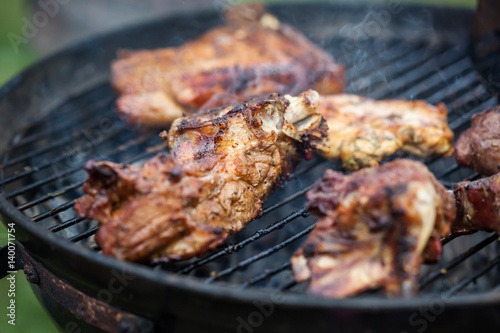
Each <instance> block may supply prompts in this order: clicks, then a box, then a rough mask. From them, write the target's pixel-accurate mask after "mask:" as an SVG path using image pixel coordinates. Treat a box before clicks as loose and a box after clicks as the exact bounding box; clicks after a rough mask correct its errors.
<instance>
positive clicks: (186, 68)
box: [111, 4, 344, 127]
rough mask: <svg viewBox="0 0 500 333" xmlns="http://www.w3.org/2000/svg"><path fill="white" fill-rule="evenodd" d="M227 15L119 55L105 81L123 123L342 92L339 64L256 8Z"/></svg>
mask: <svg viewBox="0 0 500 333" xmlns="http://www.w3.org/2000/svg"><path fill="white" fill-rule="evenodd" d="M226 18H227V21H226V23H225V24H224V25H222V26H219V27H215V28H213V29H212V30H210V31H208V32H206V33H205V34H204V35H202V36H201V37H199V38H198V39H196V40H193V41H189V42H187V43H185V44H184V45H181V46H178V47H168V48H164V49H158V50H142V51H125V52H121V53H119V57H118V59H117V60H115V61H114V62H113V64H112V76H111V77H112V85H113V87H114V88H115V90H116V91H117V92H118V94H119V95H120V97H119V99H118V101H117V107H118V111H119V113H120V114H121V115H122V116H123V118H124V119H126V120H127V121H128V122H130V123H139V124H141V125H144V126H153V127H165V126H167V125H169V124H170V123H171V122H172V121H173V120H174V119H176V118H178V117H180V116H182V114H183V113H186V114H190V113H193V112H195V111H197V110H198V109H210V108H215V107H220V106H226V105H234V104H237V103H240V102H242V101H244V100H247V99H249V98H251V97H255V96H261V95H263V94H268V93H274V92H280V93H288V94H293V95H295V94H298V93H300V92H302V91H304V90H307V89H315V90H317V91H318V92H319V93H322V94H331V93H338V92H341V91H342V90H343V86H344V72H343V67H342V66H340V65H337V64H336V63H335V62H334V60H333V58H332V57H331V56H329V55H328V54H327V53H325V52H324V51H322V50H320V49H319V48H318V47H316V46H315V45H314V44H313V43H311V42H310V41H309V40H308V39H307V38H306V37H305V36H304V35H303V34H302V33H300V32H299V31H297V30H295V29H293V28H292V27H290V26H288V25H286V24H283V23H280V22H279V21H278V20H277V19H276V18H275V17H274V16H272V15H270V14H268V13H266V12H265V11H264V9H263V7H262V6H261V5H257V4H253V5H245V6H237V7H234V8H232V10H231V11H230V12H229V13H228V14H227V15H226Z"/></svg>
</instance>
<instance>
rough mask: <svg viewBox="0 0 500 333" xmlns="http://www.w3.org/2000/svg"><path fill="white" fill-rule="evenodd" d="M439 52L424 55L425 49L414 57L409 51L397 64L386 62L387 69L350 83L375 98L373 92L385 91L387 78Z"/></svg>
mask: <svg viewBox="0 0 500 333" xmlns="http://www.w3.org/2000/svg"><path fill="white" fill-rule="evenodd" d="M440 52H443V51H433V52H432V53H431V54H428V55H426V54H425V51H424V50H422V53H424V54H422V56H421V57H415V53H410V54H409V55H407V56H406V57H404V58H402V59H399V60H398V62H397V64H398V66H395V65H394V63H388V64H387V66H385V67H386V68H387V71H383V70H381V69H380V68H379V69H378V71H377V72H376V73H375V74H373V75H371V76H368V78H367V77H366V76H365V77H360V78H359V79H358V80H355V81H354V82H353V83H352V86H353V87H357V90H356V92H357V93H361V94H365V93H366V94H368V95H369V96H370V98H375V99H376V98H377V97H376V95H374V93H375V92H377V91H387V88H386V85H384V83H386V82H387V81H388V80H387V79H388V78H392V77H399V76H400V75H404V74H403V73H407V72H409V71H411V70H412V69H414V68H415V67H416V68H419V66H422V63H424V64H425V62H426V61H432V59H433V57H435V56H436V55H437V54H439V53H440ZM377 74H378V75H377ZM389 81H390V80H389ZM367 89H369V90H367ZM389 92H390V91H389Z"/></svg>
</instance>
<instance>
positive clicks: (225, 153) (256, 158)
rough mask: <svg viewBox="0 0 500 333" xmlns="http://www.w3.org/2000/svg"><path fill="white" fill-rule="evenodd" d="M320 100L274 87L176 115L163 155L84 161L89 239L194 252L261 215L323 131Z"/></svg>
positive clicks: (143, 250) (130, 252)
mask: <svg viewBox="0 0 500 333" xmlns="http://www.w3.org/2000/svg"><path fill="white" fill-rule="evenodd" d="M318 99H319V96H318V94H317V93H316V92H315V91H307V92H304V93H303V94H301V95H300V96H299V97H291V96H285V97H282V96H281V95H278V94H272V95H270V96H268V97H267V98H264V99H257V100H252V101H250V102H247V103H244V104H241V105H238V106H232V107H225V108H221V109H215V110H211V111H206V112H204V113H198V114H196V115H193V116H191V117H184V118H179V119H177V120H176V121H175V122H174V124H173V125H172V128H171V130H170V132H169V133H168V145H169V147H170V151H171V155H169V156H167V155H159V156H157V157H154V158H153V159H151V160H150V161H148V162H147V163H146V164H145V165H144V166H143V167H135V166H130V167H126V166H123V165H120V164H115V163H111V162H93V161H90V162H88V163H87V165H86V170H87V172H88V174H89V177H88V179H87V181H86V183H85V185H84V192H85V193H86V196H84V197H83V198H81V199H79V200H78V201H77V202H76V205H75V209H76V211H77V213H78V215H79V216H81V217H88V218H94V219H97V220H98V221H99V222H100V228H99V230H98V232H97V234H96V241H97V243H98V244H99V246H100V247H101V249H102V251H103V252H104V253H105V254H107V255H109V256H113V257H115V258H118V259H123V260H129V261H137V262H152V261H158V260H181V259H188V258H191V257H193V256H196V255H201V254H203V253H204V252H206V251H208V250H210V249H213V248H215V247H216V246H217V245H219V244H221V243H222V242H224V240H225V239H226V238H227V236H228V235H230V234H232V233H235V232H237V231H239V230H241V229H243V228H244V227H245V225H246V224H247V223H248V222H249V221H250V220H252V219H254V218H256V217H258V216H259V215H260V214H261V212H262V205H263V201H264V200H265V199H266V198H267V196H268V195H269V194H270V193H271V192H272V191H273V189H274V188H275V187H276V185H277V184H278V183H279V182H280V181H281V180H282V179H283V178H284V177H286V176H287V175H288V174H289V173H290V172H291V171H292V170H293V168H294V166H295V165H296V163H297V162H299V161H300V160H301V159H302V156H304V154H306V155H310V154H311V153H310V152H308V150H309V149H312V148H311V147H312V146H313V145H314V144H315V143H316V142H319V141H321V140H322V136H324V135H325V129H324V122H323V120H322V118H321V115H319V114H318V113H316V108H317V105H318ZM164 135H165V136H166V133H164Z"/></svg>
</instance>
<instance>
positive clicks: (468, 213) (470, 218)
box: [452, 173, 500, 235]
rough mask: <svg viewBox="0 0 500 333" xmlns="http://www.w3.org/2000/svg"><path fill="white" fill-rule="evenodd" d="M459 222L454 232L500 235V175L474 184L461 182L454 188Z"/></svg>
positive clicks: (459, 233) (458, 233)
mask: <svg viewBox="0 0 500 333" xmlns="http://www.w3.org/2000/svg"><path fill="white" fill-rule="evenodd" d="M453 193H454V194H455V198H456V202H457V220H456V221H455V223H453V226H452V232H453V233H454V234H457V235H461V234H470V233H473V232H476V231H478V230H484V231H496V232H498V233H500V173H499V174H496V175H494V176H491V177H488V178H484V179H479V180H476V181H473V182H470V181H464V182H460V183H458V184H457V185H455V187H454V188H453Z"/></svg>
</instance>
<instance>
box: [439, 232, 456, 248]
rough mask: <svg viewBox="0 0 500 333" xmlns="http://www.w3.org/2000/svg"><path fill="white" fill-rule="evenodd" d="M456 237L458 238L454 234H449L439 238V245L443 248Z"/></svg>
mask: <svg viewBox="0 0 500 333" xmlns="http://www.w3.org/2000/svg"><path fill="white" fill-rule="evenodd" d="M457 237H458V235H456V234H449V235H448V236H446V237H444V238H441V245H442V246H445V245H446V244H448V243H449V242H451V241H452V240H454V239H455V238H457Z"/></svg>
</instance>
